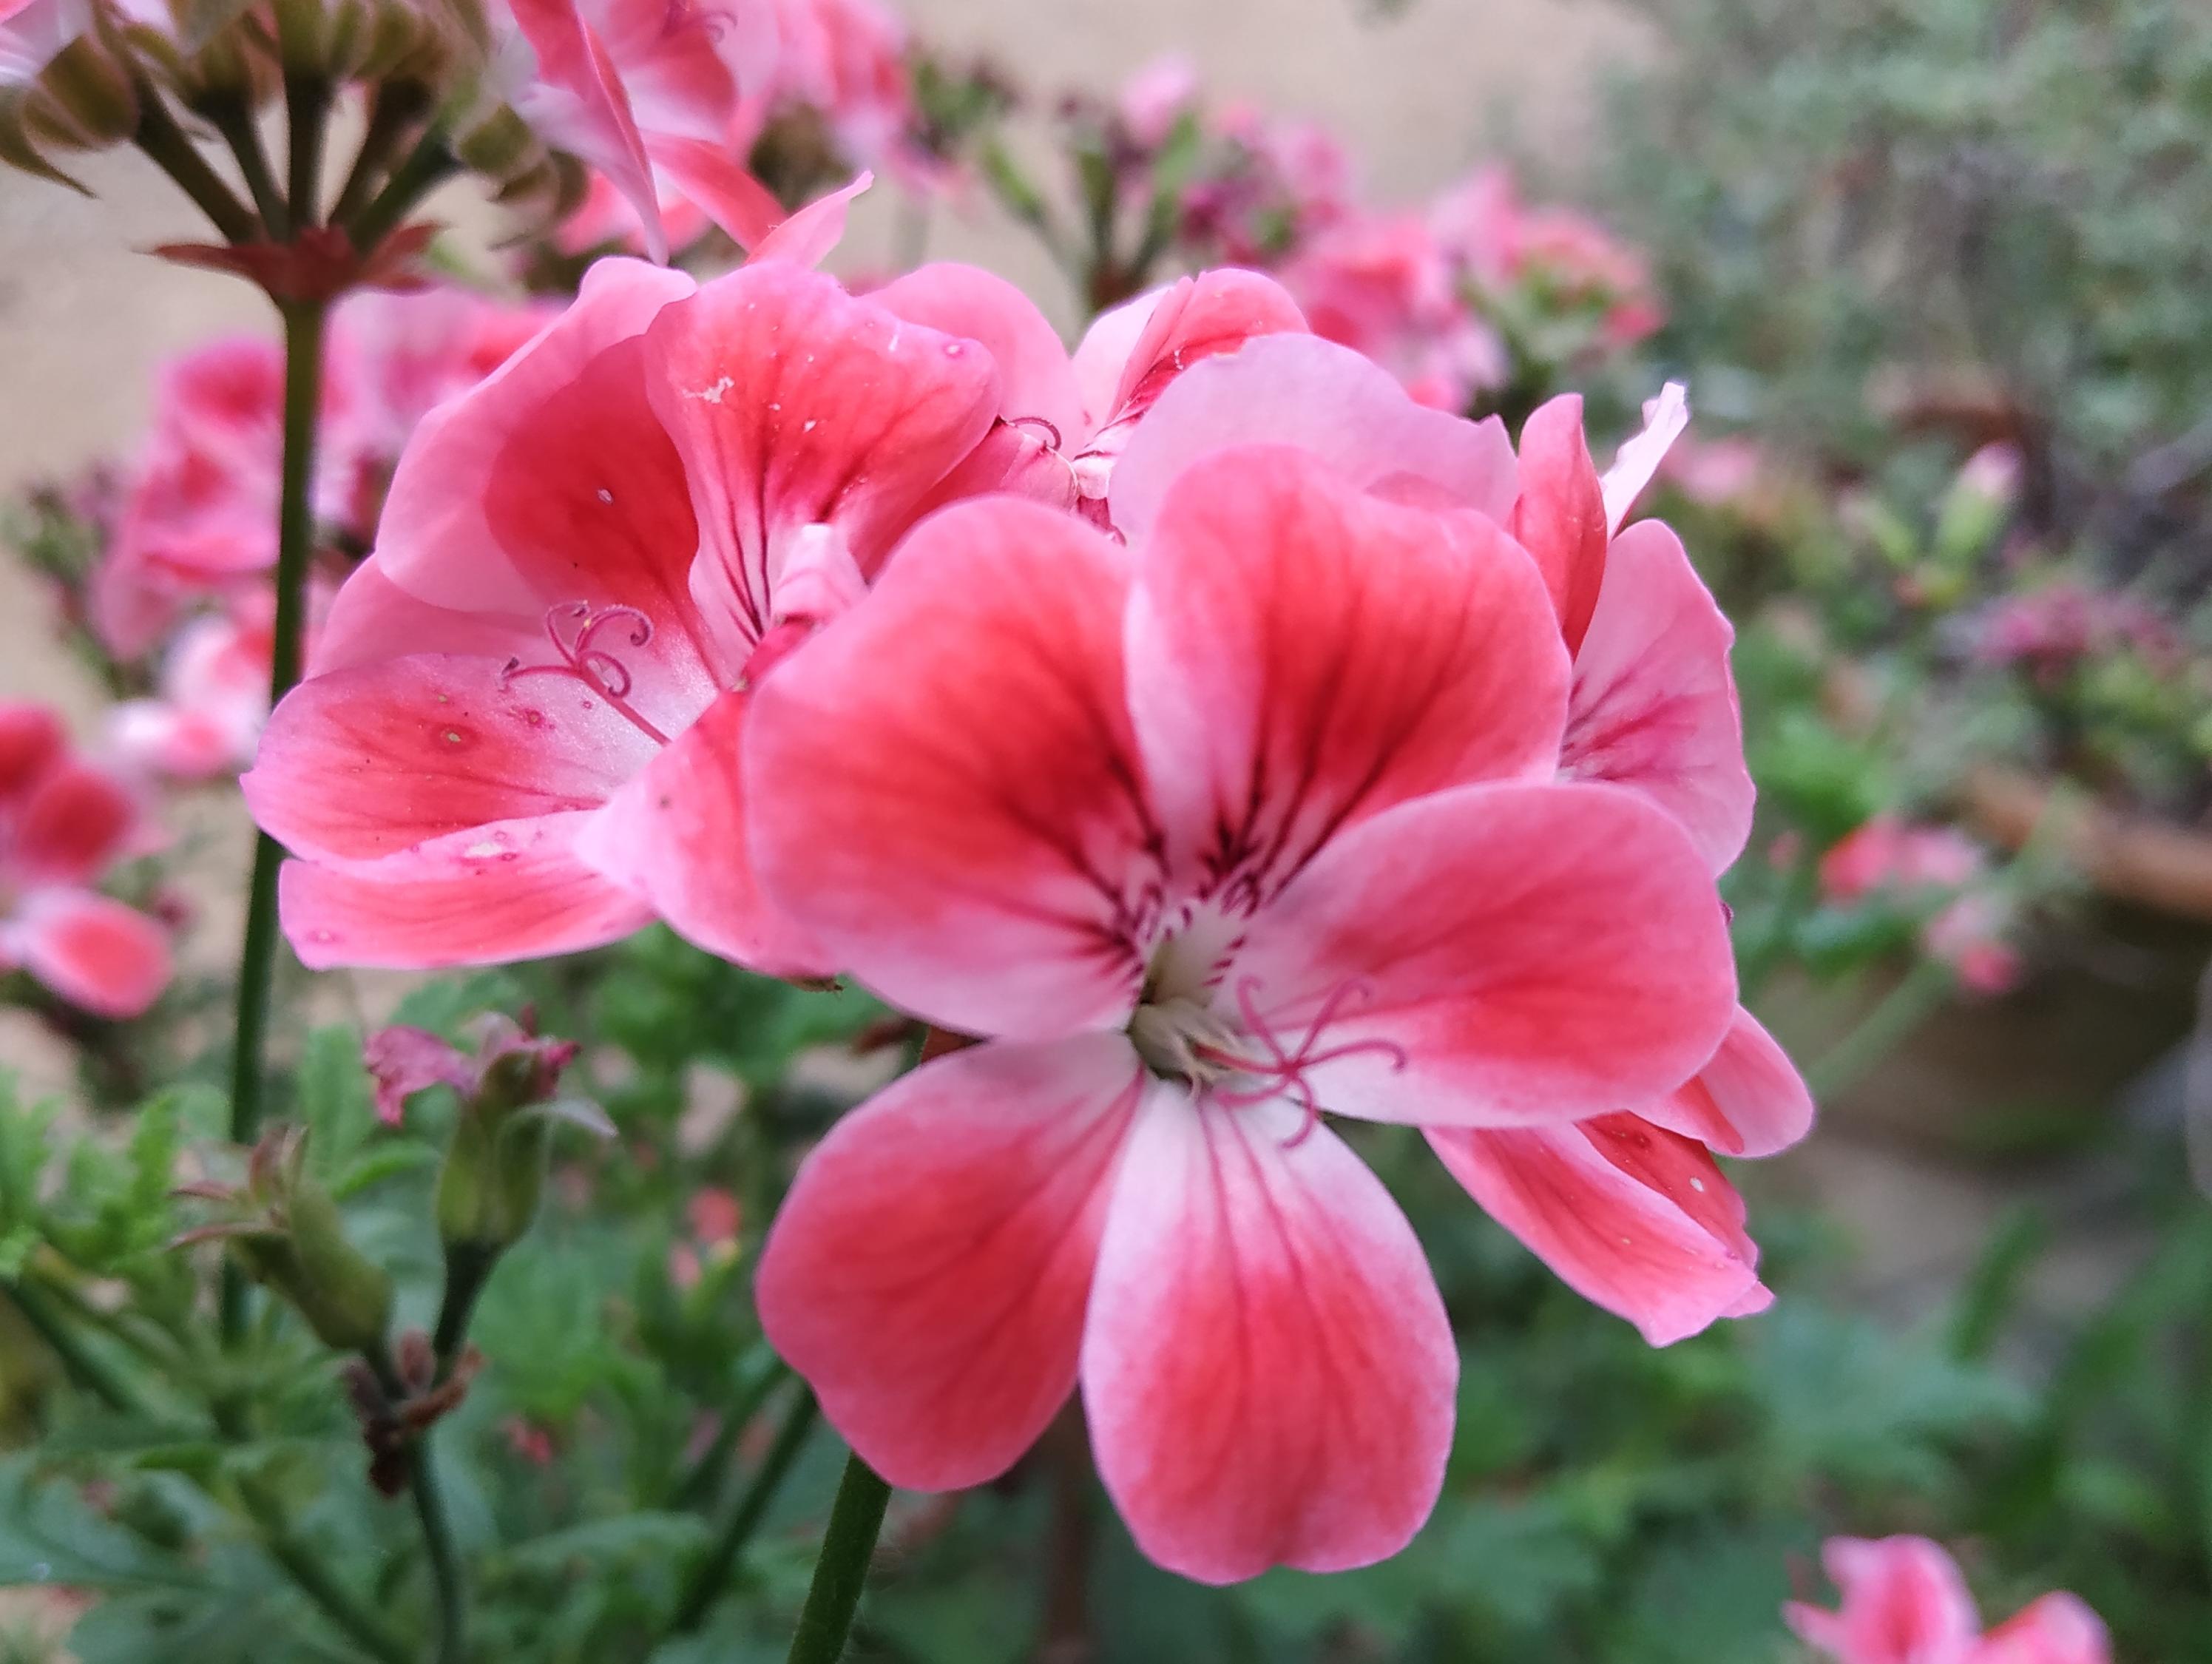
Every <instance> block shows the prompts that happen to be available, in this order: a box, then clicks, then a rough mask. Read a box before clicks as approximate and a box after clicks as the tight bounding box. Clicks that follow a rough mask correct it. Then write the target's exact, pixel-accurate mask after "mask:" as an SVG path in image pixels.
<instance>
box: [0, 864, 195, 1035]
mask: <svg viewBox="0 0 2212 1664" xmlns="http://www.w3.org/2000/svg"><path fill="white" fill-rule="evenodd" d="M6 933H7V938H8V945H9V949H10V950H11V956H14V957H15V958H18V959H20V960H21V963H22V965H23V969H26V970H27V971H29V972H30V974H31V975H33V977H35V978H37V979H38V980H39V981H40V982H43V983H44V984H46V987H49V988H52V990H53V991H54V992H55V993H58V994H59V995H60V996H61V997H62V998H63V999H66V1000H68V1001H69V1002H70V1004H71V1005H81V1006H82V1007H83V1008H84V1009H85V1010H86V1011H92V1012H95V1013H97V1014H98V1015H99V1016H101V1017H137V1015H138V1014H139V1013H140V1012H142V1011H144V1010H145V1009H146V1008H147V1007H148V1006H149V1005H152V1004H153V1003H154V1001H155V999H158V998H160V997H161V990H162V989H163V988H165V987H167V986H168V982H169V937H168V932H167V931H165V930H163V929H162V928H161V926H160V925H158V924H156V923H155V921H154V920H151V919H149V918H148V917H147V916H146V915H145V914H143V913H140V912H138V911H137V909H136V908H127V907H125V906H124V905H123V903H122V902H117V901H112V900H110V899H109V898H108V897H106V896H96V895H94V894H93V893H92V892H91V891H90V890H36V891H33V893H32V894H31V895H29V896H26V897H25V898H24V900H23V902H22V905H21V911H20V912H19V914H17V916H16V918H15V920H14V921H13V922H12V923H11V924H10V925H9V926H8V927H7V932H6Z"/></svg>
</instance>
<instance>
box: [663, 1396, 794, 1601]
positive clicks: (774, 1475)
mask: <svg viewBox="0 0 2212 1664" xmlns="http://www.w3.org/2000/svg"><path fill="white" fill-rule="evenodd" d="M819 1408H820V1406H818V1405H817V1404H816V1402H815V1399H814V1394H812V1393H811V1392H809V1391H808V1390H807V1389H806V1388H805V1387H804V1386H802V1387H801V1388H799V1396H798V1397H797V1398H796V1399H794V1400H792V1405H791V1408H790V1409H788V1410H787V1411H786V1412H784V1417H783V1424H782V1425H781V1426H780V1427H778V1428H777V1429H776V1431H775V1443H774V1444H773V1445H771V1446H769V1453H768V1454H767V1455H766V1456H765V1457H764V1458H763V1459H762V1461H761V1465H760V1471H759V1472H758V1473H755V1474H754V1475H753V1477H752V1483H751V1484H750V1485H746V1486H745V1488H744V1491H741V1492H740V1493H739V1494H738V1499H737V1502H736V1503H735V1505H734V1506H732V1508H731V1509H730V1512H729V1517H728V1518H726V1519H725V1520H724V1521H722V1525H721V1528H720V1530H719V1531H717V1532H716V1533H714V1541H713V1542H712V1543H710V1544H709V1545H708V1548H707V1552H706V1553H705V1554H704V1555H703V1556H702V1557H701V1558H700V1561H699V1564H697V1565H696V1566H694V1567H693V1568H692V1569H691V1576H690V1581H689V1582H686V1583H685V1585H684V1597H683V1599H682V1600H678V1602H677V1605H676V1617H675V1619H674V1621H673V1622H672V1623H671V1625H669V1632H670V1633H671V1634H672V1635H690V1634H691V1633H693V1632H694V1631H696V1630H697V1629H698V1627H699V1626H700V1625H702V1624H703V1623H704V1622H706V1620H707V1614H708V1612H710V1611H712V1610H713V1609H714V1597H715V1596H716V1595H718V1594H720V1593H721V1592H722V1585H723V1584H724V1583H726V1582H728V1581H729V1576H730V1568H731V1567H732V1566H733V1565H735V1564H737V1563H738V1556H739V1555H740V1554H742V1553H744V1547H745V1545H746V1544H747V1543H749V1542H750V1541H751V1540H752V1535H753V1533H754V1532H756V1531H757V1530H758V1529H759V1528H760V1522H761V1521H762V1519H763V1517H764V1516H765V1515H767V1513H768V1508H769V1503H772V1502H774V1501H775V1493H776V1492H777V1491H779V1490H781V1488H782V1486H783V1481H784V1479H785V1477H786V1475H787V1474H788V1473H790V1472H791V1465H792V1463H793V1462H794V1461H797V1460H798V1459H799V1450H800V1449H801V1448H803V1447H804V1446H805V1443H806V1436H807V1435H808V1434H810V1433H811V1432H812V1431H813V1430H814V1421H815V1417H816V1415H817V1412H818V1411H819Z"/></svg>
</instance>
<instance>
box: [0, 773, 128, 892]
mask: <svg viewBox="0 0 2212 1664" xmlns="http://www.w3.org/2000/svg"><path fill="white" fill-rule="evenodd" d="M137 823H138V805H137V800H136V799H133V798H132V797H131V793H130V792H129V790H128V789H127V788H126V787H125V786H124V784H123V782H122V781H120V780H117V779H116V778H115V777H114V776H113V775H112V774H108V773H106V771H104V770H102V769H99V768H94V767H92V765H91V764H89V763H85V762H78V761H76V759H75V758H74V757H70V758H64V760H63V761H62V762H58V763H57V764H55V765H54V766H53V767H52V768H48V769H47V770H46V772H45V773H43V774H40V775H39V776H38V777H37V778H36V779H35V780H33V781H32V783H31V787H30V790H29V791H28V792H27V793H25V795H24V798H23V802H22V807H21V810H20V811H18V813H17V817H16V820H15V827H14V829H13V833H14V835H13V837H12V838H10V839H9V841H8V843H7V844H6V845H5V847H4V848H5V853H4V857H0V859H5V861H6V863H7V867H8V877H9V879H10V880H12V881H13V882H14V883H15V884H22V885H26V886H30V885H39V884H62V885H73V884H83V883H86V882H88V880H90V879H93V878H98V877H99V876H100V873H102V872H103V871H106V869H107V868H108V866H109V865H112V863H113V862H114V861H115V860H116V859H117V858H118V856H120V855H121V854H122V853H123V850H124V846H125V844H126V843H127V842H128V841H129V840H130V837H131V830H132V829H133V828H134V827H136V826H137Z"/></svg>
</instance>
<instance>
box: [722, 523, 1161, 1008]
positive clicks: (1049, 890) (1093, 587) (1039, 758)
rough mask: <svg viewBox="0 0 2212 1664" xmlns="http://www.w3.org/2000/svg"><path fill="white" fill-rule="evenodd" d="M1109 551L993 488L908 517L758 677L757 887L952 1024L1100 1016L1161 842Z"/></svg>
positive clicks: (753, 763)
mask: <svg viewBox="0 0 2212 1664" xmlns="http://www.w3.org/2000/svg"><path fill="white" fill-rule="evenodd" d="M1127 584H1128V579H1127V557H1126V556H1124V555H1123V553H1122V552H1121V550H1119V549H1117V548H1116V547H1115V545H1114V544H1112V543H1111V542H1109V540H1108V539H1107V538H1106V537H1103V536H1102V535H1101V534H1099V533H1097V532H1096V531H1091V530H1090V529H1089V528H1088V527H1085V526H1084V525H1080V524H1079V523H1078V522H1076V521H1074V520H1073V519H1070V518H1068V517H1067V516H1066V515H1063V514H1056V513H1053V512H1052V511H1050V510H1048V509H1045V508H1041V507H1036V505H1034V504H1030V503H1026V502H1022V501H1016V500H1014V499H1012V498H994V499H984V500H980V501H975V502H969V503H962V504H957V505H956V506H954V507H951V508H948V509H946V510H945V511H944V512H942V513H939V514H937V515H935V516H933V518H932V519H929V520H928V521H927V522H926V523H925V524H924V525H921V527H920V528H918V529H917V530H916V531H915V533H914V535H913V536H912V537H909V538H908V541H907V543H906V544H905V545H904V547H903V548H902V550H900V552H899V556H898V559H897V560H896V561H894V562H892V563H891V566H890V570H889V571H888V572H886V573H885V574H884V578H883V580H882V581H881V582H880V583H878V585H877V586H876V588H875V592H873V593H872V595H871V596H870V597H869V598H868V599H867V600H866V603H864V604H862V605H860V606H859V607H857V608H855V609H854V610H853V611H851V612H850V613H848V614H847V615H846V616H844V617H842V618H841V619H839V620H838V621H837V622H836V623H834V624H832V625H830V626H829V629H826V630H824V631H823V633H822V634H821V635H819V636H817V638H816V639H815V640H814V641H812V642H811V643H809V644H808V645H807V646H806V647H805V648H804V649H803V650H802V651H801V652H799V653H797V654H796V655H794V656H793V658H792V659H790V660H788V661H787V663H785V664H783V665H780V666H779V667H778V668H777V669H776V671H775V673H774V674H773V675H771V676H770V677H768V678H767V680H766V681H765V682H764V683H763V684H762V686H761V689H760V690H759V692H758V693H757V694H756V695H754V699H753V710H752V717H751V720H750V724H749V725H748V726H749V730H750V732H749V733H748V735H747V739H746V744H747V751H746V759H745V766H746V769H747V775H746V778H747V782H748V784H747V795H748V798H749V799H750V821H751V825H752V829H753V831H752V835H753V853H754V860H755V863H756V866H757V871H758V872H759V875H760V882H761V885H762V888H763V890H765V891H766V892H767V894H768V896H769V898H770V900H772V901H773V902H776V903H777V904H778V905H780V906H781V907H782V908H784V909H786V910H787V912H788V913H790V914H791V915H792V916H793V918H795V919H796V920H799V923H800V925H801V926H803V927H804V928H805V929H806V930H807V931H808V932H810V933H811V934H813V935H815V936H817V937H818V938H819V939H820V940H821V941H822V942H823V944H824V945H825V946H826V947H827V948H828V949H829V952H830V953H831V955H832V956H834V957H835V958H836V961H837V962H838V963H840V964H841V965H842V966H843V967H845V968H846V969H849V970H851V971H853V972H854V973H855V974H856V975H858V976H859V977H860V979H861V980H862V981H865V982H866V983H867V984H868V985H869V986H870V987H873V988H875V989H876V990H877V991H878V992H879V993H882V994H883V995H884V997H885V998H886V999H890V1001H891V1002H892V1003H893V1004H895V1005H899V1006H901V1007H902V1008H903V1009H905V1010H907V1011H913V1012H914V1013H915V1014H916V1015H918V1016H921V1017H925V1018H927V1020H929V1021H930V1022H933V1023H941V1024H943V1025H944V1026H945V1027H947V1028H951V1029H961V1030H963V1031H964V1032H967V1033H969V1034H991V1035H1006V1036H1010V1037H1013V1038H1018V1039H1049V1038H1054V1037H1056V1036H1058V1035H1066V1034H1070V1033H1073V1032H1076V1031H1078V1030H1080V1029H1086V1028H1091V1027H1096V1026H1098V1025H1099V1024H1100V1023H1104V1022H1108V1021H1113V1020H1118V1019H1119V1018H1120V1017H1121V1016H1123V1015H1125V1014H1126V1013H1127V1011H1128V1010H1129V1008H1130V1006H1131V1005H1132V1003H1133V999H1134V998H1135V994H1136V992H1137V986H1138V982H1139V977H1140V975H1141V967H1140V966H1139V963H1138V962H1137V959H1136V956H1135V954H1134V952H1133V949H1132V947H1131V945H1130V943H1131V938H1132V937H1133V935H1134V933H1135V932H1136V931H1137V929H1138V926H1139V914H1141V913H1142V912H1143V909H1144V907H1145V894H1146V889H1147V887H1148V886H1149V885H1150V884H1152V883H1153V882H1154V880H1155V878H1156V871H1155V869H1154V867H1153V865H1152V862H1151V861H1150V859H1149V858H1148V857H1147V854H1146V852H1147V851H1148V850H1149V849H1151V848H1152V847H1153V846H1154V845H1155V844H1156V842H1157V834H1156V832H1155V831H1154V829H1153V826H1152V811H1151V809H1150V806H1149V805H1148V803H1147V801H1146V797H1145V793H1144V787H1143V785H1142V776H1141V774H1140V771H1139V765H1138V762H1137V756H1136V739H1135V736H1134V735H1133V733H1132V732H1131V731H1130V727H1129V719H1128V715H1127V707H1126V704H1125V701H1124V698H1123V694H1122V677H1121V614H1122V610H1123V605H1124V600H1125V598H1126V596H1127Z"/></svg>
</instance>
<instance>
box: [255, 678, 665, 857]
mask: <svg viewBox="0 0 2212 1664" xmlns="http://www.w3.org/2000/svg"><path fill="white" fill-rule="evenodd" d="M657 749H658V748H657V747H656V746H655V745H654V744H653V742H652V741H651V740H650V739H648V738H647V737H646V736H645V735H644V734H643V733H641V732H639V730H638V729H637V728H635V726H632V725H631V724H630V723H629V721H627V720H624V719H623V717H622V716H621V715H620V714H618V713H617V712H616V711H615V710H613V709H612V708H611V706H610V705H609V703H608V701H606V700H605V698H604V697H603V696H601V695H599V694H598V693H597V692H596V691H595V690H593V689H589V688H586V686H585V685H584V684H583V683H580V682H577V681H574V680H572V679H570V678H568V677H552V676H548V677H528V678H523V677H516V678H513V679H511V680H510V679H509V678H508V677H507V676H506V675H505V674H504V673H503V671H502V668H501V665H497V664H495V663H494V662H493V661H492V660H490V659H470V658H462V657H459V656H456V655H448V654H442V653H422V654H419V655H417V656H416V657H414V658H411V659H388V660H386V661H385V662H383V663H381V664H377V665H364V666H362V668H360V669H358V670H350V671H333V672H332V673H331V674H330V675H328V676H319V677H315V678H314V679H313V680H312V681H309V682H304V683H301V684H300V686H298V687H296V688H295V689H293V690H292V691H291V692H290V693H289V694H287V695H285V696H284V698H283V701H282V702H280V703H279V704H278V705H277V707H276V712H275V714H273V715H271V716H270V719H269V726H268V728H267V729H266V730H265V731H264V732H263V734H262V737H261V750H260V754H259V756H258V757H257V759H256V760H255V762H254V766H253V768H252V772H251V773H249V774H246V775H245V776H243V778H242V779H241V780H240V786H243V788H244V789H245V792H246V806H247V808H248V809H250V810H251V811H252V813H253V817H254V819H255V820H256V821H257V822H258V823H260V826H261V829H262V830H264V832H267V833H268V834H269V835H270V836H272V837H274V838H276V839H277V840H278V841H280V842H282V843H283V844H284V845H285V846H286V847H289V848H290V849H292V850H293V851H294V852H295V853H300V854H315V855H324V856H331V857H336V858H338V859H349V860H359V859H373V858H374V857H378V856H381V855H386V854H390V853H392V852H393V851H395V850H398V849H403V848H405V847H407V846H409V845H410V844H414V843H417V842H420V841H422V840H423V839H425V838H435V837H441V836H443V835H447V834H449V833H456V832H462V831H465V830H466V829H469V828H471V827H476V826H481V825H483V824H485V823H489V822H493V821H506V820H515V819H522V818H526V817H532V816H539V815H555V814H560V813H562V812H564V811H571V810H579V809H595V808H597V807H598V806H599V805H600V804H603V803H605V801H606V800H607V799H609V798H610V797H611V796H612V795H613V794H614V793H615V791H616V790H617V787H619V786H621V785H622V783H623V781H624V780H628V779H629V777H630V776H631V775H633V774H636V773H637V772H638V770H639V769H641V768H644V767H645V765H646V763H647V762H649V761H651V759H652V757H653V755H654V753H655V751H656V750H657Z"/></svg>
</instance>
